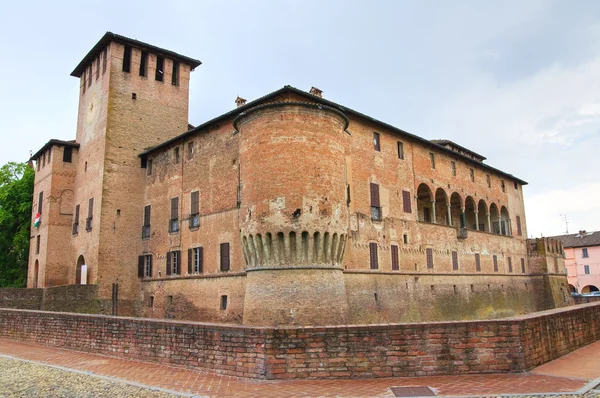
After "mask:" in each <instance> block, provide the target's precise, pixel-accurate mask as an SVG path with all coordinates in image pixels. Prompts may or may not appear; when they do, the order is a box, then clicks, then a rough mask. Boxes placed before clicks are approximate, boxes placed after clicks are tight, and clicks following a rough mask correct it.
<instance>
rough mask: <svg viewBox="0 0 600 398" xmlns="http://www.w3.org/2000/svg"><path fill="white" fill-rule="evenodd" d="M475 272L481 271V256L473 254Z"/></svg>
mask: <svg viewBox="0 0 600 398" xmlns="http://www.w3.org/2000/svg"><path fill="white" fill-rule="evenodd" d="M475 271H481V256H480V255H479V253H475Z"/></svg>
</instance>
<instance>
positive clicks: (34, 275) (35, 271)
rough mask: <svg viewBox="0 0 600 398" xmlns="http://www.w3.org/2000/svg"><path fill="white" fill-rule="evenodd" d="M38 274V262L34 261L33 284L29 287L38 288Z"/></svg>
mask: <svg viewBox="0 0 600 398" xmlns="http://www.w3.org/2000/svg"><path fill="white" fill-rule="evenodd" d="M39 274H40V262H39V261H38V260H35V266H34V267H33V282H32V284H31V287H34V288H35V287H38V278H39Z"/></svg>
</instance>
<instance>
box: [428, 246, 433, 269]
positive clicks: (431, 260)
mask: <svg viewBox="0 0 600 398" xmlns="http://www.w3.org/2000/svg"><path fill="white" fill-rule="evenodd" d="M427 268H433V249H427Z"/></svg>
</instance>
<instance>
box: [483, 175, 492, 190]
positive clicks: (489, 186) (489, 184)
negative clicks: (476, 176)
mask: <svg viewBox="0 0 600 398" xmlns="http://www.w3.org/2000/svg"><path fill="white" fill-rule="evenodd" d="M485 180H486V182H487V186H488V188H491V187H492V179H491V178H490V175H489V174H486V175H485Z"/></svg>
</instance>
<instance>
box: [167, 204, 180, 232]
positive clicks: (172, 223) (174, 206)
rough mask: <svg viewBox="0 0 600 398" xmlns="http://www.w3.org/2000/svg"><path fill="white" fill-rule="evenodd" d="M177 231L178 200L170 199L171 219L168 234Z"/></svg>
mask: <svg viewBox="0 0 600 398" xmlns="http://www.w3.org/2000/svg"><path fill="white" fill-rule="evenodd" d="M177 231H179V198H171V219H170V221H169V232H177Z"/></svg>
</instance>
